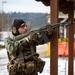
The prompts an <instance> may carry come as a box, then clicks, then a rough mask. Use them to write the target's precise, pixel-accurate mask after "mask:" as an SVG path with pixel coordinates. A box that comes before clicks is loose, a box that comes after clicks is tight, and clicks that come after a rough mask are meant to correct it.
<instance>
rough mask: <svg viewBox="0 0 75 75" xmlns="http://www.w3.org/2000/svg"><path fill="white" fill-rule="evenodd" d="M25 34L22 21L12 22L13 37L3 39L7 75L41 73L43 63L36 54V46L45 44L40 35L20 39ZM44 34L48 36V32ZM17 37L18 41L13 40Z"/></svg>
mask: <svg viewBox="0 0 75 75" xmlns="http://www.w3.org/2000/svg"><path fill="white" fill-rule="evenodd" d="M27 32H28V31H27V25H26V23H25V22H24V21H23V20H21V19H15V20H14V21H13V25H12V34H13V35H14V36H13V37H8V38H6V39H5V47H6V49H7V53H8V57H9V62H8V64H7V69H8V71H9V75H38V72H39V73H42V71H43V68H44V65H45V61H43V60H42V59H41V58H39V54H38V53H36V45H40V44H44V43H45V42H44V39H43V36H42V33H41V32H38V33H32V34H30V35H28V36H26V37H23V38H22V36H23V35H25V34H27ZM45 32H46V34H47V35H48V36H49V35H50V34H48V31H45ZM21 35H22V36H21ZM17 36H20V37H19V39H16V40H14V38H16V37H17Z"/></svg>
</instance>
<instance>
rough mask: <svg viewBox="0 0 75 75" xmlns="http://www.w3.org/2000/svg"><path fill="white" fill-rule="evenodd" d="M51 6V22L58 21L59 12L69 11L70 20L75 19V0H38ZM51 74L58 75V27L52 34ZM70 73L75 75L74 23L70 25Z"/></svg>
mask: <svg viewBox="0 0 75 75" xmlns="http://www.w3.org/2000/svg"><path fill="white" fill-rule="evenodd" d="M36 1H41V2H42V3H43V4H44V5H45V6H50V7H51V12H50V14H51V16H50V20H51V23H58V15H59V12H63V13H65V14H66V13H67V14H68V20H74V10H75V0H36ZM50 40H51V51H50V75H58V29H55V30H54V31H53V34H52V35H51V38H50ZM68 45H69V47H68V53H69V56H68V75H74V72H73V71H74V68H73V65H74V62H73V60H74V24H71V25H70V26H69V27H68Z"/></svg>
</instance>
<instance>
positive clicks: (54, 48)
mask: <svg viewBox="0 0 75 75" xmlns="http://www.w3.org/2000/svg"><path fill="white" fill-rule="evenodd" d="M58 1H59V0H50V3H51V23H58ZM50 40H51V54H50V56H51V58H50V74H51V75H58V29H55V30H54V31H53V34H52V36H51V39H50Z"/></svg>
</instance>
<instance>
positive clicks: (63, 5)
mask: <svg viewBox="0 0 75 75" xmlns="http://www.w3.org/2000/svg"><path fill="white" fill-rule="evenodd" d="M36 1H38V2H39V1H41V2H42V3H43V4H44V5H45V6H50V1H51V0H36ZM70 1H73V2H74V5H75V0H59V11H60V12H63V13H65V14H66V13H68V3H69V2H70Z"/></svg>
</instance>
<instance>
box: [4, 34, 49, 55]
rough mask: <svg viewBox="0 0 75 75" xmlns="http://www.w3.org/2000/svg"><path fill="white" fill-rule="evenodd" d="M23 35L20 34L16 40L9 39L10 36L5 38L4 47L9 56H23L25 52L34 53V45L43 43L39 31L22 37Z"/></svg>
mask: <svg viewBox="0 0 75 75" xmlns="http://www.w3.org/2000/svg"><path fill="white" fill-rule="evenodd" d="M23 35H24V34H23ZM23 35H20V38H19V39H16V40H14V39H11V38H10V37H8V38H6V39H5V47H6V49H7V52H8V53H9V55H10V56H11V55H13V56H20V55H22V56H25V55H27V54H29V55H30V54H32V53H36V45H40V44H44V43H45V42H44V39H43V36H42V34H40V33H37V34H32V35H29V36H27V37H23ZM47 35H48V34H47ZM18 36H19V35H18ZM22 37H23V38H22ZM14 38H15V36H14Z"/></svg>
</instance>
